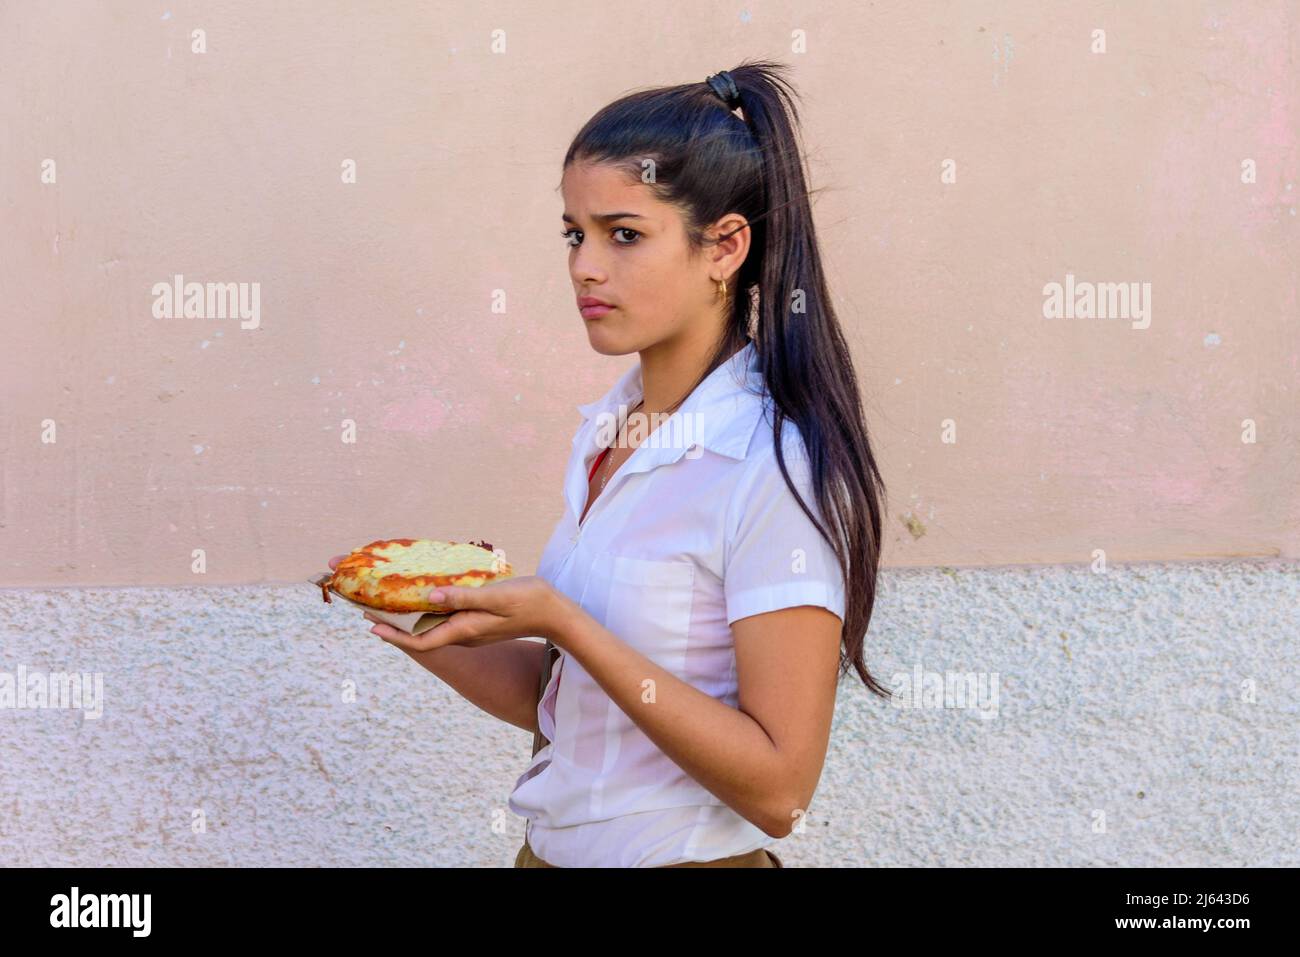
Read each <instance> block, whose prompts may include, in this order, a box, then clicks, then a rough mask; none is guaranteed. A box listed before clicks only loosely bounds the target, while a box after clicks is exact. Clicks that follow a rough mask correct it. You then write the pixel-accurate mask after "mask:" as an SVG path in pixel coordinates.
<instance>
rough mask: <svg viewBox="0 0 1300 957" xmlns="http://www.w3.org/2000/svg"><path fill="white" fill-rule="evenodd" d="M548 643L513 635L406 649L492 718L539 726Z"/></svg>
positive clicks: (526, 726) (528, 727)
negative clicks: (479, 642) (539, 691)
mask: <svg viewBox="0 0 1300 957" xmlns="http://www.w3.org/2000/svg"><path fill="white" fill-rule="evenodd" d="M545 647H546V646H545V645H543V644H542V643H541V642H540V641H526V640H524V639H522V638H515V639H512V640H510V641H497V642H493V643H492V644H490V645H480V646H478V647H470V646H468V645H444V646H442V647H441V648H433V649H431V650H429V651H407V652H406V653H407V654H408V655H410V656H411V657H412V658H413V659H415V660H416V661H417V662H419V663H420V664H421V665H422V666H424V667H425V668H427V669H428V670H429V671H431V672H432V673H433V674H435V675H437V676H438V678H440V679H441V680H442V681H444V682H445V683H447V684H449V685H451V687H452V688H453V689H455V691H456V693H457V694H459V695H460V696H461V697H462V698H464V699H465V700H466V701H469V702H470V703H471V704H473V705H475V706H477V707H479V708H481V709H482V710H484V711H486V712H487V713H488V714H490V715H492V716H493V717H494V718H500V719H501V720H502V721H505V722H507V723H508V724H513V725H514V726H515V727H517V728H523V729H524V730H525V731H536V730H537V686H538V683H539V682H540V680H541V676H542V671H541V669H542V651H543V650H544V649H545Z"/></svg>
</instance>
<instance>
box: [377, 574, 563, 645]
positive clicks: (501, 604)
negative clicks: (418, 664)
mask: <svg viewBox="0 0 1300 957" xmlns="http://www.w3.org/2000/svg"><path fill="white" fill-rule="evenodd" d="M435 592H436V593H438V594H439V595H441V596H442V597H436V598H432V600H433V601H434V602H436V603H437V604H439V605H444V606H447V607H450V608H452V609H454V610H453V611H452V613H451V617H450V618H448V619H447V620H446V621H444V622H442V623H440V624H438V625H435V626H434V627H432V628H430V629H429V630H428V631H426V632H424V633H423V634H421V635H412V634H411V633H410V632H408V631H402V630H401V629H399V628H394V627H393V626H392V625H390V624H388V623H386V622H382V621H379V619H377V618H375V617H373V616H372V615H371V614H370V613H369V612H366V615H365V617H366V618H367V619H369V620H370V621H372V622H374V623H375V626H374V627H373V628H371V629H370V631H371V634H375V635H378V636H379V637H380V638H382V639H384V641H387V642H388V643H389V644H392V645H396V646H397V647H398V648H401V649H402V650H403V651H431V650H432V649H434V648H441V647H444V646H445V645H466V646H468V647H470V648H477V647H479V646H482V645H490V644H493V643H495V642H498V641H510V640H512V639H514V638H532V637H540V638H551V637H552V636H553V635H554V634H555V633H556V631H557V630H558V629H559V627H560V624H561V622H562V621H563V618H564V615H565V613H566V611H567V606H568V605H569V604H571V603H570V602H569V599H568V597H567V596H565V595H563V594H561V593H560V592H558V591H556V590H555V588H554V586H552V585H551V583H550V582H548V581H547V580H546V579H544V578H538V577H537V576H535V575H527V576H522V577H517V578H506V579H502V580H501V581H496V582H492V583H491V584H488V585H482V586H480V587H477V588H470V587H468V586H465V585H444V586H443V587H441V588H438V589H430V593H431V594H433V593H435Z"/></svg>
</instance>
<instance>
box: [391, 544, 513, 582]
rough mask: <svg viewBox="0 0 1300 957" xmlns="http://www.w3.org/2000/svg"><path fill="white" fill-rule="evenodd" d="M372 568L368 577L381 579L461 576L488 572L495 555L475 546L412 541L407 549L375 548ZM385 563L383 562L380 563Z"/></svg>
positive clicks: (495, 559)
mask: <svg viewBox="0 0 1300 957" xmlns="http://www.w3.org/2000/svg"><path fill="white" fill-rule="evenodd" d="M374 554H375V556H376V560H375V565H374V567H373V568H372V569H370V570H369V571H370V574H371V575H373V576H374V577H376V578H382V577H383V576H385V575H412V576H414V575H461V574H464V573H465V572H471V571H491V570H492V568H493V563H495V562H496V561H497V557H496V555H494V554H493V553H492V552H489V551H485V550H484V549H482V548H479V546H477V545H467V544H465V543H463V542H437V541H433V540H431V539H427V538H420V539H416V540H415V541H414V542H412V543H411V544H410V545H406V546H403V545H399V544H392V545H389V546H387V547H385V548H377V549H375V551H374ZM383 559H387V561H383Z"/></svg>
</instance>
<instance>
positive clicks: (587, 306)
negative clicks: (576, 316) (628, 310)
mask: <svg viewBox="0 0 1300 957" xmlns="http://www.w3.org/2000/svg"><path fill="white" fill-rule="evenodd" d="M613 308H614V306H611V305H610V304H609V303H607V302H606V301H605V300H604V299H597V298H596V297H595V296H579V297H578V311H579V312H581V313H582V318H584V319H598V318H600V317H601V316H603V315H605V313H607V312H609V311H610V310H611V309H613Z"/></svg>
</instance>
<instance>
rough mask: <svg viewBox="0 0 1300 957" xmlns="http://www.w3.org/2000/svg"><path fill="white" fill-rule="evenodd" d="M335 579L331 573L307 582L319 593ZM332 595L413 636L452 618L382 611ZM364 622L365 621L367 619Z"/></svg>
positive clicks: (336, 593) (338, 595) (344, 597)
mask: <svg viewBox="0 0 1300 957" xmlns="http://www.w3.org/2000/svg"><path fill="white" fill-rule="evenodd" d="M333 577H334V575H333V574H332V573H331V572H325V573H323V574H320V575H316V576H315V577H313V578H308V579H307V581H309V582H311V583H312V584H313V585H315V586H316V591H317V592H318V593H319V592H320V587H321V585H323V584H324V583H325V582H328V581H329V580H330V579H331V578H333ZM330 594H331V595H334V596H335V597H337V598H341V599H343V600H344V601H345V602H347V603H348V604H349V605H351V606H352V607H353V608H360V609H361V610H362V611H363V612H365V611H368V612H370V614H371V615H373V616H374V617H376V618H378V619H379V620H380V621H382V622H386V623H387V624H390V625H392V626H393V627H394V628H399V629H401V630H402V631H405V632H408V633H410V634H412V635H421V634H424V632H426V631H428V630H429V629H430V628H436V627H437V626H438V625H441V624H442V623H443V622H444V621H446V620H447V619H448V618H450V617H451V615H443V614H438V613H437V612H432V611H408V612H401V613H398V612H392V611H380V610H379V609H378V608H371V607H370V606H369V605H363V604H361V602H359V601H353V600H352V599H351V598H349V597H348V596H347V595H340V594H339V593H338V591H337V590H336V589H333V588H331V589H330ZM362 620H363V621H364V620H365V619H362Z"/></svg>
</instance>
